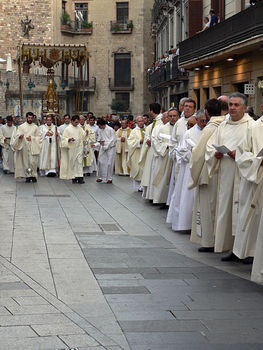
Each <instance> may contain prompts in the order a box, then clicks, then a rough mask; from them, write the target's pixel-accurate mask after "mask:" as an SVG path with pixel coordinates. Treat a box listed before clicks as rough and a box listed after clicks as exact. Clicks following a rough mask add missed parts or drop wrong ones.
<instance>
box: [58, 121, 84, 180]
mask: <svg viewBox="0 0 263 350" xmlns="http://www.w3.org/2000/svg"><path fill="white" fill-rule="evenodd" d="M87 138H88V132H85V131H84V130H83V129H82V128H81V127H80V126H79V116H78V115H73V116H72V118H71V125H69V126H68V127H67V128H66V129H65V130H64V132H63V135H62V141H61V163H60V175H59V176H60V178H61V179H65V180H70V179H72V183H78V184H84V183H85V181H84V179H83V154H84V146H85V143H86V142H87Z"/></svg>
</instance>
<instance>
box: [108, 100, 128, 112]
mask: <svg viewBox="0 0 263 350" xmlns="http://www.w3.org/2000/svg"><path fill="white" fill-rule="evenodd" d="M110 107H111V109H112V110H113V111H115V112H126V111H127V110H128V106H127V104H126V103H125V102H124V101H121V100H116V99H113V100H112V103H111V105H110Z"/></svg>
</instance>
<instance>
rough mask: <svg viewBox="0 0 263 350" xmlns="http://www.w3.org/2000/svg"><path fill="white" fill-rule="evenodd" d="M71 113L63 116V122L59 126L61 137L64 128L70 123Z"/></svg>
mask: <svg viewBox="0 0 263 350" xmlns="http://www.w3.org/2000/svg"><path fill="white" fill-rule="evenodd" d="M70 124H71V123H70V115H69V114H65V115H64V116H63V124H61V125H60V126H59V127H58V134H59V137H60V138H61V137H62V135H63V132H64V130H65V129H66V128H67V127H68V126H69V125H70Z"/></svg>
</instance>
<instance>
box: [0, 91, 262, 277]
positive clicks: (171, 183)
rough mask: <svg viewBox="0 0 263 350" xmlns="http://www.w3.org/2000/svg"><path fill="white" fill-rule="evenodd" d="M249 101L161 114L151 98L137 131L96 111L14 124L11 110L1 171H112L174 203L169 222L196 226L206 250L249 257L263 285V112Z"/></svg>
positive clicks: (65, 175) (102, 176) (105, 177)
mask: <svg viewBox="0 0 263 350" xmlns="http://www.w3.org/2000/svg"><path fill="white" fill-rule="evenodd" d="M246 108H247V97H246V96H245V95H243V94H241V93H238V92H236V93H233V94H231V95H230V96H229V97H227V96H221V97H219V98H218V99H215V98H214V99H210V100H208V101H207V102H206V104H205V107H204V110H198V111H197V112H196V102H195V101H194V100H193V99H191V98H183V99H181V101H180V103H179V108H178V109H176V108H173V107H172V108H170V109H169V110H168V111H167V112H162V113H161V106H160V105H159V104H158V103H152V104H150V106H149V116H150V119H151V120H152V122H151V123H149V122H148V119H149V118H147V117H145V116H138V117H137V118H136V126H135V127H134V128H133V129H131V128H129V127H128V121H127V120H126V119H123V120H121V127H120V128H119V129H118V130H117V131H115V130H114V128H113V126H112V125H108V124H109V123H107V121H106V120H105V119H103V118H99V119H98V120H97V121H96V118H95V117H94V116H93V115H91V116H90V117H89V118H88V120H86V118H85V117H84V116H76V115H75V116H73V117H72V118H71V120H70V116H69V115H65V116H64V124H62V125H61V126H59V127H56V126H55V125H54V124H53V123H52V118H51V117H47V119H46V123H45V124H43V125H41V126H40V127H38V126H37V125H36V124H34V123H33V117H34V116H33V114H32V113H30V112H28V113H27V114H26V122H23V120H22V121H21V125H19V126H17V127H15V126H13V122H12V118H11V117H7V123H6V125H4V126H3V127H2V128H1V129H0V144H1V145H2V147H3V170H4V172H5V173H8V172H13V171H15V177H16V178H25V179H26V182H36V181H37V169H39V172H40V175H43V176H49V177H50V176H56V174H58V173H59V177H60V178H61V179H65V180H72V182H73V183H78V184H83V183H85V182H84V175H85V174H92V173H93V172H95V173H96V174H97V180H96V181H97V182H98V183H107V184H110V183H112V176H113V172H114V168H115V174H116V175H123V176H125V175H127V176H128V175H129V176H130V177H131V178H132V180H133V186H134V190H135V191H139V192H142V196H143V198H145V199H146V200H149V201H151V202H152V203H153V204H159V205H160V208H161V209H164V208H169V209H168V214H167V220H166V221H167V223H170V224H171V225H172V229H173V230H175V231H189V232H191V236H190V239H191V241H192V242H195V243H198V244H199V245H200V248H199V249H198V251H199V252H200V253H211V252H215V253H221V252H228V255H227V256H225V257H224V258H222V259H221V260H222V261H236V262H239V261H240V262H242V263H245V264H249V263H252V264H253V265H252V274H251V276H252V277H251V278H252V280H253V281H256V282H258V283H263V185H262V184H263V137H262V135H263V116H262V117H261V118H260V119H258V120H257V121H254V120H253V119H252V118H251V117H250V116H249V115H248V114H247V113H246ZM147 124H148V125H147ZM14 164H15V167H14ZM14 168H15V169H14ZM229 253H230V254H229Z"/></svg>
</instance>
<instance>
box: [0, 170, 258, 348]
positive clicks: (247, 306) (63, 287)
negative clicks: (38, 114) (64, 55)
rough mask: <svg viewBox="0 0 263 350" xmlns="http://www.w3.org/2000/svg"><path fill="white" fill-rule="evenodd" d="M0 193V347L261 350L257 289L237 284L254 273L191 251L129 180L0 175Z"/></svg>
mask: <svg viewBox="0 0 263 350" xmlns="http://www.w3.org/2000/svg"><path fill="white" fill-rule="evenodd" d="M0 194H4V195H5V198H6V200H7V203H8V205H7V206H6V207H4V210H3V211H2V213H4V216H3V219H6V220H5V222H4V227H6V228H7V229H6V230H3V229H2V228H0V239H1V238H2V237H3V242H4V243H3V245H2V248H1V249H0V254H2V257H1V256H0V330H3V332H6V333H5V334H6V335H5V336H4V337H3V339H4V342H3V345H4V346H5V348H4V349H3V350H6V349H7V350H9V349H10V350H11V349H12V350H16V349H19V350H30V349H32V350H33V349H34V350H37V349H40V350H41V349H43V350H55V349H63V350H64V349H67V350H68V349H69V348H70V347H77V348H78V349H79V350H89V349H94V350H102V349H105V350H106V349H107V350H121V349H127V350H128V349H132V350H149V349H150V350H157V349H158V350H171V349H173V350H181V349H184V350H185V349H186V350H198V349H200V350H201V349H202V350H222V349H224V350H225V349H226V350H251V349H252V350H257V349H262V346H263V339H262V334H263V332H262V328H263V327H262V324H263V317H262V310H261V309H262V305H263V302H262V301H263V288H262V286H258V285H255V284H254V283H251V282H249V281H247V280H244V279H240V278H239V277H238V276H244V277H247V276H248V274H249V270H250V267H248V266H243V265H240V264H233V263H224V264H221V265H220V257H221V255H215V254H211V255H200V254H198V252H197V246H196V245H194V244H193V243H191V242H189V235H188V236H187V235H182V234H180V233H175V232H173V231H171V229H170V227H169V225H167V224H166V223H165V218H166V215H167V211H163V210H159V207H158V206H152V205H151V204H150V203H149V202H147V201H144V200H143V199H142V198H141V196H140V194H139V193H134V192H133V190H132V185H131V182H130V180H129V179H128V178H121V177H116V178H115V179H114V184H113V185H112V186H100V184H97V183H96V182H95V180H94V178H93V177H91V178H89V179H87V182H86V184H85V185H83V186H81V187H80V186H74V185H73V184H71V183H70V182H69V181H61V180H59V179H48V178H40V179H39V181H38V183H37V184H32V186H26V185H25V184H24V183H23V182H22V181H21V182H19V181H18V182H15V181H14V179H13V178H12V177H6V176H3V175H2V176H1V174H0ZM68 196H70V197H68ZM32 216H33V217H34V220H33V221H32ZM27 222H30V230H28V229H27V227H26V225H25V223H27ZM6 257H7V259H6ZM215 267H216V268H215ZM223 270H226V271H228V272H230V273H227V272H225V271H223ZM1 310H2V313H3V314H1ZM250 321H251V322H250ZM246 322H247V323H248V325H247V326H246ZM16 332H17V333H16ZM9 335H10V336H9ZM0 337H1V332H0ZM11 339H12V341H14V343H15V346H13V344H11ZM1 340H2V339H1ZM127 340H128V342H127ZM1 345H2V342H1ZM0 348H1V347H0ZM1 350H2V349H1Z"/></svg>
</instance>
